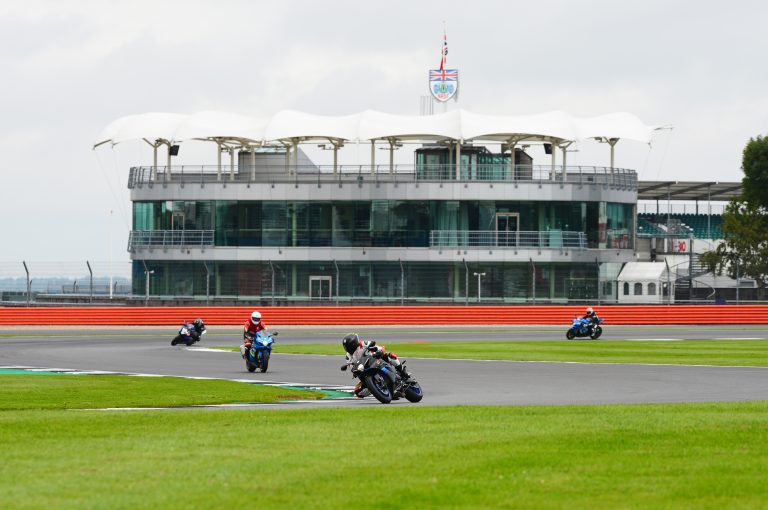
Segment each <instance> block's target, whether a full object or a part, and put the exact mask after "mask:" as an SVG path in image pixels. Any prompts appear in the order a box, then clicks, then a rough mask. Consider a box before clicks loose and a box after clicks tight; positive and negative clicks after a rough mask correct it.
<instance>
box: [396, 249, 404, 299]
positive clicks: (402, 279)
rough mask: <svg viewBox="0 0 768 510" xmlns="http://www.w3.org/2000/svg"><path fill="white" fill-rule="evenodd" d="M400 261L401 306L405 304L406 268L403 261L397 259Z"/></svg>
mask: <svg viewBox="0 0 768 510" xmlns="http://www.w3.org/2000/svg"><path fill="white" fill-rule="evenodd" d="M397 261H398V262H399V263H400V306H403V305H404V304H405V270H404V269H403V261H402V260H400V259H397Z"/></svg>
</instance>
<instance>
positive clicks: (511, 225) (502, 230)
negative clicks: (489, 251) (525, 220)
mask: <svg viewBox="0 0 768 510" xmlns="http://www.w3.org/2000/svg"><path fill="white" fill-rule="evenodd" d="M519 241H520V213H496V244H497V245H498V246H517V245H518V244H519Z"/></svg>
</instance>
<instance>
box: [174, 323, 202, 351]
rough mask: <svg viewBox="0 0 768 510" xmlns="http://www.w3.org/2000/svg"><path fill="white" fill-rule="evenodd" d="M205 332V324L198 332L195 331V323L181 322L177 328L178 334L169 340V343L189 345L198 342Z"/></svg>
mask: <svg viewBox="0 0 768 510" xmlns="http://www.w3.org/2000/svg"><path fill="white" fill-rule="evenodd" d="M205 333H206V329H205V326H203V330H202V331H201V332H200V333H197V331H196V330H195V325H194V324H192V323H191V322H190V323H187V324H182V326H181V328H179V334H178V335H176V336H175V337H174V338H173V340H171V345H176V344H184V345H186V346H187V347H189V346H190V345H192V344H194V343H196V342H199V341H200V339H201V338H202V336H203V335H204V334H205Z"/></svg>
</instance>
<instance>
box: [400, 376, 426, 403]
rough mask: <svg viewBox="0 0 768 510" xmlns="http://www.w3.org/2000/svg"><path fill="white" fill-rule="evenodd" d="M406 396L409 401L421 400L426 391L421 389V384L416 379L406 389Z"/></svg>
mask: <svg viewBox="0 0 768 510" xmlns="http://www.w3.org/2000/svg"><path fill="white" fill-rule="evenodd" d="M405 398H406V399H408V402H420V401H421V399H422V398H424V393H423V392H422V391H421V385H420V384H419V383H417V382H416V381H414V382H412V383H411V384H410V386H408V387H407V388H406V389H405Z"/></svg>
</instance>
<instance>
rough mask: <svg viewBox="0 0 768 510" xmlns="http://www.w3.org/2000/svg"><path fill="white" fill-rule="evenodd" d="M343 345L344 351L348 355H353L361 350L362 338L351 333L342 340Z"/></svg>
mask: <svg viewBox="0 0 768 510" xmlns="http://www.w3.org/2000/svg"><path fill="white" fill-rule="evenodd" d="M341 345H343V346H344V350H345V351H347V353H348V354H353V353H354V352H355V351H356V350H357V349H359V348H360V345H361V344H360V337H359V336H357V333H350V334H348V335H347V336H345V337H344V338H343V339H342V340H341Z"/></svg>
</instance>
